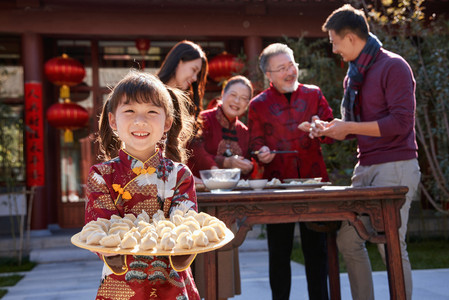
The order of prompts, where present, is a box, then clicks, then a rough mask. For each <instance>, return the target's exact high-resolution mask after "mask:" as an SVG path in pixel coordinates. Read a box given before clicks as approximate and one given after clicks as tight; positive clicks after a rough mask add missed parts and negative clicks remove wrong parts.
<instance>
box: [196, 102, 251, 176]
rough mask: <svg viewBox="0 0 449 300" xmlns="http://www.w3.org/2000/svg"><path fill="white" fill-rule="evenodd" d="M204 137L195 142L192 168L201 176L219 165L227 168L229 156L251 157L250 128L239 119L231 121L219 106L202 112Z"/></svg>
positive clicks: (202, 135) (200, 116) (200, 117)
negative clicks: (202, 172)
mask: <svg viewBox="0 0 449 300" xmlns="http://www.w3.org/2000/svg"><path fill="white" fill-rule="evenodd" d="M199 119H200V120H201V125H202V127H201V130H202V134H201V136H200V138H199V139H197V140H195V141H193V142H192V143H191V149H192V152H193V153H192V156H191V158H190V160H189V167H190V168H191V170H192V172H193V174H194V175H195V176H198V177H199V170H209V169H210V168H211V167H213V166H216V167H218V168H223V162H224V159H225V157H226V156H228V157H229V156H233V155H239V156H243V157H245V158H248V157H249V154H248V142H249V133H248V128H247V127H246V125H245V124H243V123H242V122H241V121H240V120H239V119H238V118H237V117H236V118H234V119H233V120H229V119H228V118H227V117H226V115H225V114H224V112H223V109H222V105H221V104H219V105H218V106H217V107H215V108H213V109H208V110H204V111H202V112H201V113H200V115H199Z"/></svg>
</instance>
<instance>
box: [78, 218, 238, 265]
mask: <svg viewBox="0 0 449 300" xmlns="http://www.w3.org/2000/svg"><path fill="white" fill-rule="evenodd" d="M233 238H234V234H233V233H232V231H231V230H230V229H228V228H227V227H226V225H225V224H224V222H223V221H221V220H219V219H218V218H216V217H213V216H211V215H208V214H206V213H204V212H200V213H197V212H196V211H194V210H188V211H187V212H184V211H183V210H181V209H176V210H174V211H173V213H172V214H171V216H170V218H165V216H164V213H163V212H162V211H161V210H159V211H158V212H157V213H156V214H154V216H153V218H150V216H149V215H148V214H147V213H146V212H145V211H142V213H141V214H139V215H138V216H137V217H136V216H135V215H133V214H125V216H124V217H123V218H122V217H120V216H117V215H113V216H112V217H111V218H110V219H109V220H108V219H105V218H98V219H97V220H95V221H91V222H89V223H88V224H86V225H85V226H84V227H83V229H82V230H81V232H79V233H77V234H75V235H74V236H72V238H71V242H72V244H74V245H75V246H77V247H80V248H84V249H88V250H91V251H94V252H103V253H111V254H114V253H115V254H130V255H160V256H168V255H188V254H195V253H204V252H208V251H213V250H217V249H219V248H221V247H223V246H224V245H226V244H227V243H229V242H230V241H231V240H232V239H233Z"/></svg>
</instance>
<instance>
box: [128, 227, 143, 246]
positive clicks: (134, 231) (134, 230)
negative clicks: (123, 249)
mask: <svg viewBox="0 0 449 300" xmlns="http://www.w3.org/2000/svg"><path fill="white" fill-rule="evenodd" d="M128 234H131V235H132V236H133V237H135V238H136V240H137V241H138V242H139V241H140V239H141V238H142V235H141V234H140V232H139V229H138V228H137V227H133V228H131V229H130V230H129V231H128V232H127V233H126V234H125V236H126V235H128Z"/></svg>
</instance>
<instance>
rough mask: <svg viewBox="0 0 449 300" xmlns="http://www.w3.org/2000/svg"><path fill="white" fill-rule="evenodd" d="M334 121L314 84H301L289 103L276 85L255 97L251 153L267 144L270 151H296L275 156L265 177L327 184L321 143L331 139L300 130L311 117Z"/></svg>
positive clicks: (266, 167) (250, 116) (250, 125)
mask: <svg viewBox="0 0 449 300" xmlns="http://www.w3.org/2000/svg"><path fill="white" fill-rule="evenodd" d="M314 115H317V116H319V117H320V119H321V120H326V121H329V120H332V119H333V116H332V109H331V108H330V106H329V104H328V103H327V101H326V99H325V98H324V96H323V94H322V93H321V90H320V89H319V88H318V87H316V86H312V85H304V84H299V86H298V88H297V89H296V91H294V92H293V93H292V95H291V97H290V101H288V99H287V97H286V96H285V95H284V94H282V93H280V92H279V91H278V90H276V88H275V87H274V86H273V84H271V85H270V87H269V88H268V89H266V90H265V91H263V92H262V93H260V94H259V95H257V96H256V97H254V98H253V99H252V100H251V102H250V105H249V111H248V128H249V134H250V149H251V151H256V150H259V149H260V148H261V147H262V146H264V145H266V146H268V147H269V148H270V150H297V151H298V153H292V154H276V156H275V158H274V159H273V160H272V161H271V162H270V163H269V164H266V165H264V178H267V179H273V178H278V179H280V180H283V179H287V178H315V177H322V178H323V179H322V180H323V181H328V180H329V178H328V175H327V171H326V166H325V164H324V160H323V155H322V153H321V145H320V142H327V143H330V142H332V140H331V139H329V138H324V139H311V138H310V137H309V135H308V133H307V132H303V131H301V130H299V129H298V125H299V124H301V123H302V122H304V121H308V122H311V120H312V116H314Z"/></svg>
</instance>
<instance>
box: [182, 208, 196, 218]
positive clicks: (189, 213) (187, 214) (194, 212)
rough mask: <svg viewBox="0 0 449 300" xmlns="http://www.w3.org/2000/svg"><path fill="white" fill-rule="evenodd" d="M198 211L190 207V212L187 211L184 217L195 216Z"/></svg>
mask: <svg viewBox="0 0 449 300" xmlns="http://www.w3.org/2000/svg"><path fill="white" fill-rule="evenodd" d="M197 214H198V213H197V212H196V211H194V210H193V209H190V210H189V211H188V212H186V213H185V215H184V218H187V217H195V216H196V215H197Z"/></svg>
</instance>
